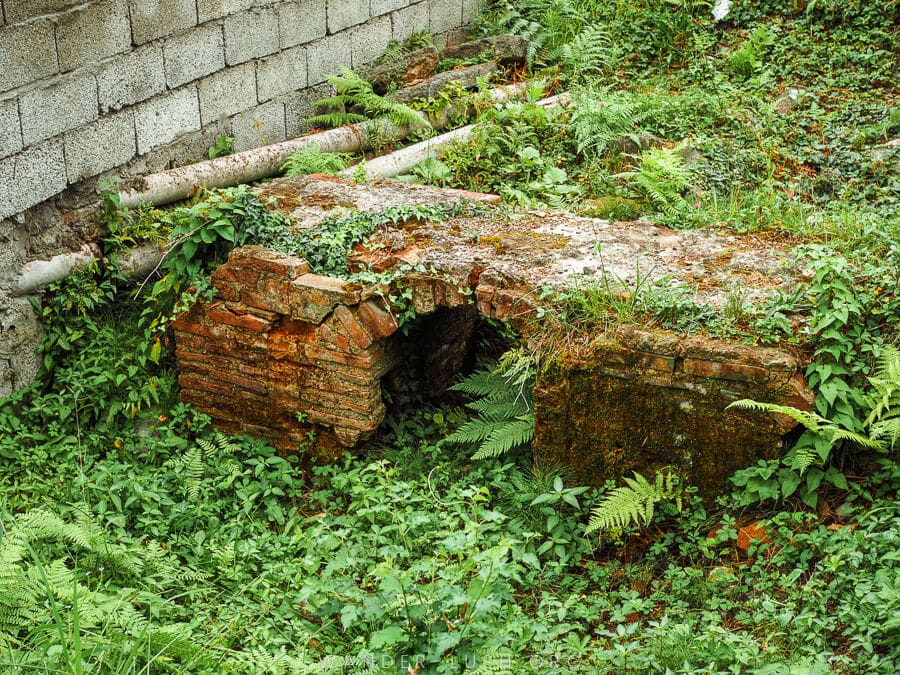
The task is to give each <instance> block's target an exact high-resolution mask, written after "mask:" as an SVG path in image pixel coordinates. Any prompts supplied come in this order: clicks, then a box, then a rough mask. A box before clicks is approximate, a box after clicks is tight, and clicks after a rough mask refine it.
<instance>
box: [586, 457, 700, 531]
mask: <svg viewBox="0 0 900 675" xmlns="http://www.w3.org/2000/svg"><path fill="white" fill-rule="evenodd" d="M623 480H624V481H625V485H620V486H619V487H617V488H615V489H614V490H613V491H612V492H610V493H609V494H608V495H607V496H606V497H604V498H603V501H601V502H600V504H598V505H597V506H596V507H595V508H594V510H593V511H592V512H591V519H590V521H589V522H588V525H587V529H585V533H586V534H589V533H591V532H594V531H596V530H609V529H611V528H613V527H619V528H625V527H628V526H629V525H633V524H634V525H641V526H643V527H646V526H647V525H649V524H650V520H651V519H652V518H653V512H654V510H655V508H656V505H657V504H658V503H659V502H661V501H664V500H666V501H671V502H674V505H675V508H676V510H677V511H678V512H680V511H681V509H682V506H683V501H682V500H683V494H684V488H683V487H682V485H681V482H680V480H679V479H678V476H676V475H675V473H674V472H672V471H657V473H656V476H655V478H654V479H653V482H652V483H651V482H650V481H648V480H647V479H646V478H644V476H642V475H641V474H639V473H637V472H635V474H634V478H628V477H625V478H623Z"/></svg>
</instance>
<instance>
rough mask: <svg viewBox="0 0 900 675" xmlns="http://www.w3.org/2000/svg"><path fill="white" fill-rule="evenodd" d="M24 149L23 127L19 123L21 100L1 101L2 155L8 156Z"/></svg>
mask: <svg viewBox="0 0 900 675" xmlns="http://www.w3.org/2000/svg"><path fill="white" fill-rule="evenodd" d="M21 149H22V127H21V125H20V124H19V102H18V101H16V99H14V98H13V99H7V100H6V101H0V157H8V156H9V155H12V154H13V153H16V152H18V151H19V150H21Z"/></svg>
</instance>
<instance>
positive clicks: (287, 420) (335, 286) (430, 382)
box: [173, 246, 813, 495]
mask: <svg viewBox="0 0 900 675" xmlns="http://www.w3.org/2000/svg"><path fill="white" fill-rule="evenodd" d="M401 281H402V285H403V287H404V288H406V289H408V290H409V291H410V294H411V304H412V307H413V308H414V309H415V313H416V316H417V319H416V323H415V324H413V327H412V330H411V332H410V334H409V335H408V336H403V335H402V333H401V332H399V331H398V330H397V328H398V326H397V322H396V321H395V320H394V317H393V316H392V315H391V313H390V311H389V308H388V307H386V305H385V304H384V303H383V302H382V300H381V299H380V297H379V295H378V292H377V290H378V289H377V287H372V288H364V287H360V286H359V285H353V284H347V283H345V282H343V281H341V280H339V279H334V278H331V277H326V276H320V275H316V274H310V273H309V266H308V265H307V263H306V262H305V261H304V260H302V259H300V258H295V257H291V256H286V255H283V254H280V253H274V252H272V251H268V250H266V249H264V248H262V247H260V246H246V247H243V248H240V249H236V250H235V251H232V253H231V255H230V257H229V260H228V262H227V263H226V264H224V265H222V266H221V267H219V268H218V269H217V270H216V271H215V272H214V273H213V275H212V285H213V286H214V287H215V289H216V291H217V293H216V297H215V298H214V299H213V300H212V301H210V302H202V301H201V302H197V303H196V304H195V305H194V306H193V307H192V308H191V310H190V311H189V312H186V313H185V314H182V315H181V316H180V317H179V318H178V319H177V320H176V321H175V322H174V324H173V327H174V330H175V342H176V352H175V354H176V357H177V359H178V370H179V373H180V375H179V382H180V384H181V397H182V400H184V401H186V402H189V403H191V404H193V405H194V406H195V407H196V408H197V409H198V410H200V411H202V412H205V413H207V414H209V415H210V416H211V417H212V418H213V421H214V423H215V424H216V425H217V426H218V427H219V428H221V429H223V430H225V431H228V432H232V433H247V434H250V435H253V436H257V437H261V438H265V439H268V440H269V441H270V442H271V443H272V444H273V445H274V446H275V447H277V448H279V449H280V450H282V451H284V452H286V453H296V452H297V451H298V450H301V451H304V452H306V453H307V458H308V459H311V460H313V461H318V462H327V461H334V460H336V459H338V458H340V457H341V455H342V453H343V448H345V447H352V446H354V445H356V444H357V443H358V442H360V441H361V440H365V439H367V438H369V437H370V436H371V435H372V434H373V433H374V432H375V431H376V429H377V428H378V426H379V424H380V423H381V421H382V419H383V418H384V415H385V406H384V403H383V397H382V387H383V386H385V385H386V384H390V383H391V382H393V381H396V380H398V379H399V380H402V381H403V382H401V384H407V383H408V381H409V380H410V379H412V380H419V381H421V382H422V383H423V386H421V387H420V391H422V392H423V393H425V394H426V395H432V396H434V395H438V394H440V393H442V391H443V389H444V388H445V387H446V386H447V385H448V384H450V383H451V382H452V381H453V380H454V379H456V378H457V377H458V376H459V375H460V373H461V371H462V366H463V363H464V362H465V361H466V358H467V356H469V355H470V348H471V345H472V335H473V332H474V328H475V323H476V320H477V316H478V314H481V315H482V316H484V317H490V318H493V319H498V320H501V321H507V322H509V323H511V324H513V325H514V326H516V327H517V328H519V329H520V330H521V331H522V333H523V335H525V340H526V343H528V342H529V340H531V339H533V342H532V343H531V344H532V347H533V348H534V349H535V350H536V351H537V352H539V353H541V354H542V363H543V366H542V369H541V371H540V372H539V373H538V377H537V384H536V386H535V396H534V398H535V408H534V412H535V452H536V453H537V456H538V457H539V458H540V459H541V460H542V461H544V462H545V463H546V464H547V465H548V466H565V467H567V468H568V469H569V470H570V471H571V472H572V475H573V476H576V477H577V479H578V481H579V482H580V483H584V484H587V485H602V484H603V482H604V481H605V480H606V479H607V478H612V477H616V476H621V475H623V474H625V475H630V472H631V471H638V472H641V473H644V474H645V475H649V474H650V473H652V472H654V471H656V470H658V469H660V468H662V467H667V466H672V467H677V468H678V469H679V470H680V471H681V472H682V473H683V474H684V475H685V476H687V477H688V478H689V481H690V484H692V485H695V486H697V487H698V488H700V490H701V491H702V492H703V493H704V494H709V495H713V494H718V493H720V492H721V489H722V487H723V486H724V485H725V480H726V478H727V477H728V476H730V475H731V474H732V473H734V471H736V470H737V469H740V468H742V467H745V466H750V465H751V464H753V463H754V462H756V461H757V460H758V459H760V458H771V457H776V456H780V454H781V453H782V452H783V450H784V447H783V444H784V438H785V435H786V434H787V433H789V432H790V431H791V430H792V429H793V428H794V427H795V426H796V423H795V422H794V421H793V420H791V419H790V418H788V417H786V416H784V415H771V414H768V413H762V412H758V411H748V410H735V411H726V410H725V408H726V406H727V405H728V404H729V403H731V402H733V401H735V400H737V399H741V398H752V399H755V400H759V401H771V402H775V403H779V404H782V405H792V406H795V407H799V408H801V409H805V410H810V409H812V404H813V399H812V393H811V392H810V390H809V389H808V387H807V386H806V383H805V381H804V379H803V377H802V375H801V374H800V372H801V362H800V360H799V359H798V358H797V356H795V355H794V354H791V353H789V352H786V351H784V350H781V349H773V348H762V347H751V346H746V345H739V344H732V343H728V342H722V341H718V340H710V339H707V338H703V337H698V336H677V335H674V334H671V333H667V332H662V331H660V332H656V331H648V330H642V329H636V328H633V327H628V326H623V327H621V328H619V329H618V330H613V331H610V332H609V333H604V334H600V335H597V336H594V337H593V338H590V339H588V340H585V341H579V340H574V341H573V343H569V342H568V341H560V343H555V342H554V341H553V340H547V339H546V333H543V332H542V331H541V330H540V329H537V331H536V332H535V328H536V327H537V326H538V321H537V319H536V316H537V315H536V313H535V311H534V310H535V306H534V304H533V302H534V298H535V295H536V294H535V292H534V289H531V290H529V289H528V288H521V287H519V288H503V287H502V286H500V285H498V284H497V282H496V280H494V279H492V278H491V274H490V273H488V272H484V271H479V270H478V269H477V268H476V267H473V268H472V269H471V270H467V269H459V270H457V275H456V276H455V277H454V276H452V275H450V274H447V273H441V272H437V271H434V272H430V273H422V272H411V273H409V274H406V275H403V276H402V277H401ZM492 282H493V283H492ZM423 319H425V321H424V322H423ZM529 334H530V335H531V337H530V338H529V337H528V335H529ZM548 345H550V347H549V348H548ZM563 345H565V346H563ZM386 375H389V377H387V378H385V376H386ZM297 413H301V414H300V416H299V418H298V416H297ZM310 432H312V433H314V434H315V442H314V443H311V442H309V441H310V436H309V435H308V434H309V433H310Z"/></svg>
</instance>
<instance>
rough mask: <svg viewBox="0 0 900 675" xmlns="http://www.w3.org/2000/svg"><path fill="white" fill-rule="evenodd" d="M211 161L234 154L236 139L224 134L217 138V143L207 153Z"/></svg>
mask: <svg viewBox="0 0 900 675" xmlns="http://www.w3.org/2000/svg"><path fill="white" fill-rule="evenodd" d="M207 154H208V155H209V158H210V159H215V158H216V157H225V156H226V155H233V154H234V138H232V137H231V136H225V135H224V134H223V135H221V136H216V140H215V142H213V144H212V145H211V146H209V152H208V153H207Z"/></svg>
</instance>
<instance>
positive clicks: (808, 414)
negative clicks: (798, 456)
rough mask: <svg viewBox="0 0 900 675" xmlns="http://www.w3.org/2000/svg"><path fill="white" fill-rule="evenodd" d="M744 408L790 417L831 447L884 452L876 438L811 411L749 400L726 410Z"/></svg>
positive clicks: (734, 404) (882, 443) (882, 445)
mask: <svg viewBox="0 0 900 675" xmlns="http://www.w3.org/2000/svg"><path fill="white" fill-rule="evenodd" d="M731 407H736V408H745V409H747V410H764V411H767V412H773V413H778V414H781V415H785V416H787V417H790V418H791V419H792V420H794V421H795V422H797V423H799V424H802V425H803V426H804V427H806V428H807V429H809V430H810V431H812V432H813V433H814V434H818V435H820V436H822V437H823V438H825V439H826V440H827V441H829V442H830V443H831V444H832V445H834V444H836V443H837V442H838V441H851V442H853V443H856V444H858V445H860V446H862V447H864V448H869V449H871V450H879V451H881V450H884V442H883V441H881V440H878V439H877V438H870V437H868V436H864V435H863V434H859V433H855V432H853V431H850V430H849V429H844V428H843V427H840V426H838V425H837V424H835V423H834V422H832V421H831V420H829V419H826V418H825V417H822V416H821V415H819V414H818V413H816V412H813V411H811V410H798V409H797V408H794V407H792V406H785V405H777V404H775V403H760V402H759V401H752V400H749V399H741V400H739V401H734V402H733V403H731V404H729V405H728V407H727V408H726V410H727V409H728V408H731Z"/></svg>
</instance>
